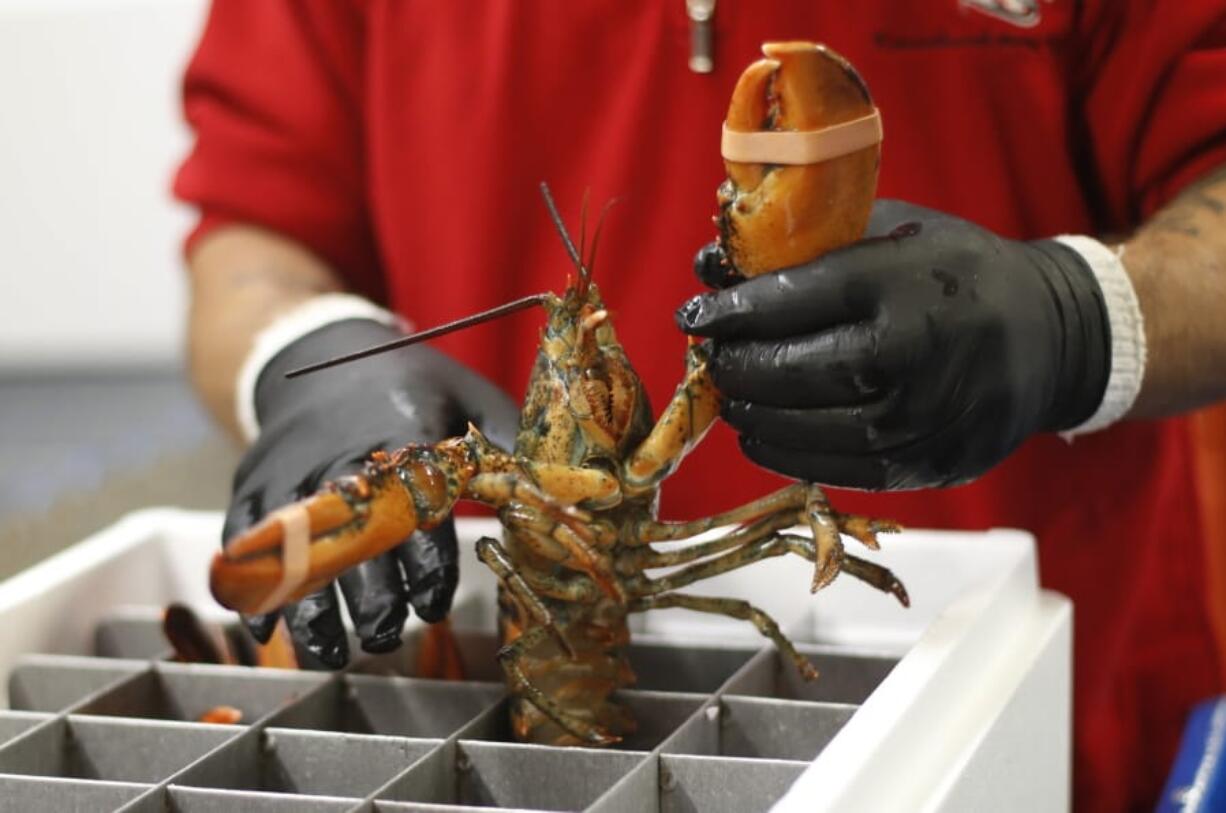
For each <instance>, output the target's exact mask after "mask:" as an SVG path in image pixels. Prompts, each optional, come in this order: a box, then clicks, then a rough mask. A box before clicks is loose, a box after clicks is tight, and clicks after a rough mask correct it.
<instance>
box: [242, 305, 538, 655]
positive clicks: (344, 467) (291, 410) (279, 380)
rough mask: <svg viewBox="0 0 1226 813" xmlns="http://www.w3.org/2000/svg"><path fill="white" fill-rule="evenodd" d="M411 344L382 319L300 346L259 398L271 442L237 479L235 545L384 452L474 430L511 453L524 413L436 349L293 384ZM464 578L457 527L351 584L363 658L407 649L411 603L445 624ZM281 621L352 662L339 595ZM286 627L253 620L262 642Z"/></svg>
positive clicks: (261, 386) (389, 557)
mask: <svg viewBox="0 0 1226 813" xmlns="http://www.w3.org/2000/svg"><path fill="white" fill-rule="evenodd" d="M401 335H402V334H401V333H400V332H399V331H398V330H396V329H395V328H392V327H388V326H386V325H384V324H382V323H380V322H378V321H375V320H373V319H348V320H344V321H339V322H334V323H332V324H329V325H325V326H324V327H322V328H319V329H318V330H315V331H314V332H311V333H308V334H307V335H305V336H303V337H302V338H299V339H297V340H296V341H294V342H292V343H291V344H290V345H288V346H287V347H285V348H284V349H283V350H281V352H279V353H278V354H277V355H276V356H275V357H273V359H272V360H271V361H270V362H269V363H268V364H267V365H266V366H265V367H264V369H263V371H262V372H261V373H260V377H259V381H258V383H257V385H256V391H255V405H256V415H257V417H258V419H259V424H260V427H261V429H260V434H259V437H258V439H257V440H256V442H255V443H254V444H253V445H252V446H251V447H250V449H248V451H247V453H246V455H245V456H244V457H243V459H242V461H241V463H240V465H239V468H238V471H237V473H236V474H235V476H234V492H233V499H232V501H231V503H230V509H229V512H228V513H227V515H226V522H225V528H224V530H223V538H224V539H227V540H228V539H230V538H231V537H233V536H235V535H236V534H238V533H241V532H242V531H243V530H245V529H246V528H248V527H250V526H251V525H253V524H254V523H255V522H257V521H259V520H260V519H261V518H262V517H263V516H264V515H265V514H267V513H268V512H269V511H272V510H273V509H275V508H278V507H280V506H282V505H285V504H287V503H289V502H292V501H294V500H297V499H300V498H303V497H306V496H309V495H310V494H312V493H314V492H315V491H316V490H317V489H318V488H319V486H320V485H322V484H323V483H324V482H326V481H329V480H333V479H335V478H337V477H339V476H340V475H343V474H348V473H351V472H354V471H357V470H358V469H360V468H361V465H362V462H363V461H364V460H365V459H366V458H367V457H368V456H369V455H370V453H371V452H372V451H375V450H377V449H394V448H397V447H400V446H403V445H405V444H407V443H410V442H431V443H432V442H435V441H438V440H442V439H443V438H446V437H451V436H454V435H462V434H464V432H465V430H466V428H467V423H468V421H472V422H473V423H475V424H477V425H478V426H479V427H480V428H481V429H482V431H483V432H485V433H486V435H487V436H488V437H489V438H490V440H492V441H493V442H494V443H496V444H499V445H500V446H503V447H504V448H509V444H510V443H512V442H513V439H514V434H515V429H516V426H517V423H518V414H519V410H518V409H517V407H516V405H515V404H514V403H513V402H512V401H511V399H510V398H508V397H507V396H506V394H504V393H503V392H502V391H501V390H500V389H498V388H497V387H495V386H494V385H493V384H491V383H490V382H489V381H486V380H485V379H484V378H482V377H481V376H480V375H478V374H477V373H475V372H473V371H472V370H469V369H467V368H466V367H464V366H463V365H461V364H459V363H457V362H455V361H453V360H451V359H450V358H448V357H447V356H445V355H443V354H441V353H439V352H437V351H435V350H432V349H430V348H428V347H425V346H421V345H418V346H414V347H409V348H404V349H401V350H396V351H392V352H389V353H385V354H383V355H378V356H374V357H371V358H367V359H364V360H362V361H356V362H352V363H349V364H345V365H341V366H339V367H335V368H332V369H329V370H324V371H321V372H318V373H313V374H310V375H306V376H302V377H300V378H294V379H288V380H287V379H286V378H285V375H284V374H285V373H286V372H287V371H288V370H292V369H294V368H295V367H300V366H302V365H305V364H309V363H311V362H315V361H322V360H324V359H328V358H331V357H333V356H337V355H340V354H342V353H347V352H351V351H354V350H360V349H362V348H365V347H369V346H372V345H376V344H380V343H383V342H386V341H389V340H391V339H395V338H398V337H399V336H401ZM458 573H459V571H458V566H457V550H456V536H455V528H454V526H453V525H452V523H451V522H450V521H448V522H447V523H444V524H443V525H440V526H439V527H437V528H435V529H433V530H430V531H418V532H416V533H415V534H413V536H412V537H411V538H410V539H408V540H406V541H405V543H404V544H402V545H400V546H399V547H397V548H395V549H394V550H392V551H389V552H388V553H385V554H383V555H381V556H379V557H377V558H375V559H372V560H369V561H366V562H363V563H362V564H360V565H358V566H357V567H355V568H353V569H351V570H349V571H348V572H346V573H345V574H344V575H342V576H341V577H340V578H339V579H338V580H337V581H338V582H339V585H340V592H341V594H342V595H343V596H344V597H345V601H346V603H347V605H348V607H349V615H350V617H351V618H352V619H353V622H354V625H355V627H356V630H357V635H358V637H359V639H360V640H361V642H362V648H363V649H365V650H366V651H367V652H385V651H388V650H391V649H394V648H395V647H396V646H398V645H399V643H400V631H401V627H402V626H403V625H404V621H405V618H406V617H407V615H408V607H407V605H408V604H409V603H411V604H412V605H413V608H414V609H415V610H416V611H417V614H418V615H419V616H420V617H421V618H422V619H423V620H425V621H428V622H434V621H438V620H440V619H442V618H443V617H444V616H445V615H446V614H447V612H448V610H449V609H450V608H451V599H452V595H453V594H454V592H455V588H456V581H457V579H458ZM281 613H283V614H284V616H285V618H286V620H287V622H288V624H289V629H290V632H291V633H292V635H293V637H294V639H295V642H296V643H297V644H298V646H299V648H300V649H306V650H307V652H309V653H310V654H311V655H312V656H314V657H315V658H317V659H318V660H319V661H320V662H322V663H323V664H324V665H326V666H329V667H332V668H337V667H340V666H343V665H344V664H345V662H346V661H347V660H348V656H349V653H348V645H347V642H346V637H345V631H344V627H343V626H342V624H341V616H340V611H339V606H338V603H337V594H336V587H335V586H334V585H329V586H328V587H326V588H324V589H323V590H321V591H319V592H318V593H314V594H312V595H310V596H308V597H307V598H305V599H303V600H302V601H300V602H298V603H296V604H292V605H289V606H287V607H285V608H284V609H283V610H282V611H281ZM278 615H279V614H278V613H270V614H267V615H263V616H255V617H250V618H246V619H245V620H246V621H247V625H248V627H249V628H250V629H251V631H252V633H253V634H254V635H255V637H256V638H258V639H259V640H261V641H267V640H268V637H269V636H270V635H271V634H272V630H273V628H274V626H275V625H276V622H277V617H278Z"/></svg>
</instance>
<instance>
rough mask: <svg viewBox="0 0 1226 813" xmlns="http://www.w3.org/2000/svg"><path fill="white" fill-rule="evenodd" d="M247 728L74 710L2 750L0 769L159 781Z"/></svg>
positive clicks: (41, 773) (42, 774) (58, 775)
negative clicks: (103, 715) (84, 713)
mask: <svg viewBox="0 0 1226 813" xmlns="http://www.w3.org/2000/svg"><path fill="white" fill-rule="evenodd" d="M241 731H242V729H241V728H240V727H237V726H209V725H189V724H185V723H164V722H154V721H151V720H140V721H135V720H117V719H114V718H100V717H78V716H70V717H66V718H59V719H56V720H55V721H54V722H52V723H51V724H50V725H46V726H43V727H42V728H40V729H38V730H36V731H31V732H30V733H29V734H27V735H26V736H24V737H22V738H21V739H20V740H16V741H14V742H13V743H12V744H11V745H10V746H9V747H7V748H4V749H3V750H0V773H10V774H19V773H20V774H32V775H40V776H57V777H66V778H72V779H97V780H105V781H110V782H134V783H149V784H155V783H157V782H160V781H161V780H163V779H164V778H166V777H168V776H170V775H171V774H173V773H175V772H176V771H178V770H180V769H182V768H183V767H184V766H186V765H188V764H189V763H191V762H192V761H194V760H196V759H199V758H200V757H201V756H203V755H204V754H205V753H207V752H208V751H210V750H212V749H213V748H216V747H217V746H218V745H220V744H222V743H223V742H225V741H226V740H228V739H230V738H232V737H234V736H236V735H237V734H238V733H239V732H241Z"/></svg>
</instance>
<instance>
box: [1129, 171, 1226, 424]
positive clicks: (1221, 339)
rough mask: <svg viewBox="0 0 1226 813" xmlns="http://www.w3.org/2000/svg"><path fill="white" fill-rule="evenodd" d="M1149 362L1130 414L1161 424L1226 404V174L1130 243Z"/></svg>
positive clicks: (1193, 191)
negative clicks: (1164, 418) (1173, 417)
mask: <svg viewBox="0 0 1226 813" xmlns="http://www.w3.org/2000/svg"><path fill="white" fill-rule="evenodd" d="M1122 260H1123V264H1124V267H1125V269H1126V270H1127V273H1128V276H1129V278H1130V279H1131V280H1132V284H1133V288H1134V290H1135V291H1136V294H1137V299H1138V301H1139V304H1140V308H1141V313H1142V315H1143V318H1144V323H1145V336H1146V341H1147V344H1148V352H1149V360H1148V363H1147V364H1146V368H1145V377H1144V378H1143V379H1142V383H1141V392H1140V394H1139V395H1138V397H1137V400H1136V403H1135V404H1134V405H1133V408H1132V410H1131V411H1130V412H1129V417H1132V418H1153V417H1160V416H1164V415H1171V414H1174V413H1178V412H1183V411H1186V410H1190V409H1195V408H1196V407H1199V406H1203V405H1205V404H1208V403H1210V402H1212V401H1217V400H1220V399H1222V398H1224V397H1226V168H1219V169H1218V170H1217V171H1215V172H1211V173H1208V174H1207V176H1206V177H1205V178H1203V179H1202V180H1200V181H1199V182H1197V183H1195V184H1193V185H1192V186H1190V187H1189V188H1188V189H1186V190H1185V191H1184V192H1183V193H1182V194H1180V195H1179V196H1178V197H1177V198H1175V199H1174V200H1173V201H1171V202H1170V203H1169V204H1167V206H1166V207H1164V208H1163V209H1161V210H1160V211H1158V212H1157V213H1156V214H1155V215H1154V216H1153V217H1151V218H1150V219H1149V220H1148V221H1147V222H1146V223H1145V224H1144V225H1143V226H1142V227H1141V228H1140V229H1139V230H1138V231H1137V232H1136V234H1135V235H1133V237H1132V238H1131V239H1129V240H1128V241H1127V242H1125V243H1124V251H1123V256H1122Z"/></svg>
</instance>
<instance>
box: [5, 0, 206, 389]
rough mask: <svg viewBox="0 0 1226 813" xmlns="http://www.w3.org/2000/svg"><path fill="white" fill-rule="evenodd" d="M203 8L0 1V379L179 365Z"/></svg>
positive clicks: (199, 1) (197, 3) (176, 0)
mask: <svg viewBox="0 0 1226 813" xmlns="http://www.w3.org/2000/svg"><path fill="white" fill-rule="evenodd" d="M205 8H206V3H205V0H0V373H3V372H5V371H9V372H11V371H14V370H26V371H33V370H45V369H51V370H55V369H72V368H82V367H111V366H122V367H133V366H143V365H156V366H168V365H174V364H177V363H179V362H180V361H181V358H182V343H183V338H182V337H183V325H184V311H185V278H184V274H183V263H182V259H181V248H180V246H181V241H182V238H183V236H184V234H185V233H186V231H187V229H188V228H189V227H190V225H191V222H192V217H191V213H190V212H189V211H188V210H186V209H185V208H183V207H181V206H178V205H176V204H174V203H173V202H172V201H171V198H170V192H169V189H170V180H171V175H172V173H173V171H174V168H175V166H176V164H177V162H178V161H179V160H180V159H181V157H182V156H183V155H184V152H185V150H186V149H187V146H188V144H189V135H188V132H187V129H186V127H185V126H184V124H183V121H182V114H181V106H180V103H179V85H180V78H181V73H182V70H183V66H184V65H185V64H186V61H187V59H188V58H189V57H190V54H191V51H192V48H193V47H194V45H195V42H196V39H197V37H198V36H199V32H200V29H201V26H202V24H203V16H204V11H205Z"/></svg>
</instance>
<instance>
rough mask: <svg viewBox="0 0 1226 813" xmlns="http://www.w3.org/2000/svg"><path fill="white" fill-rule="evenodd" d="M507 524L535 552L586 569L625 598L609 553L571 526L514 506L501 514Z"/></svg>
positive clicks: (603, 588) (581, 570)
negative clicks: (584, 538)
mask: <svg viewBox="0 0 1226 813" xmlns="http://www.w3.org/2000/svg"><path fill="white" fill-rule="evenodd" d="M499 518H500V519H502V521H503V525H504V526H505V527H507V528H508V529H510V530H513V531H514V532H515V533H516V534H517V535H518V536H519V538H520V540H521V541H522V542H523V543H524V544H525V545H528V546H529V547H531V549H532V552H533V553H535V554H537V555H538V556H540V557H541V558H543V559H547V560H549V561H551V562H555V563H557V564H559V565H561V566H562V567H565V568H568V569H570V570H574V571H577V572H579V573H583V574H584V575H586V576H587V577H588V578H590V579H591V580H592V581H593V582H595V583H596V584H597V586H599V587H600V589H601V591H603V592H604V594H605V595H607V596H609V597H610V598H613V599H616V600H618V601H625V600H626V595H625V591H624V590H623V589H622V586H621V583H620V581H619V580H618V579H617V574H615V573H614V572H613V563H612V562H611V561H610V560H609V557H608V555H606V554H605V553H603V552H602V551H600V550H597V549H596V548H594V547H593V546H592V545H590V544H588V543H587V542H586V541H585V540H583V539H581V538H579V537H578V536H577V535H575V534H574V533H572V532H571V531H570V529H569V528H567V527H566V526H564V525H560V524H558V523H557V522H554V521H553V520H552V519H550V518H549V517H546V516H544V515H542V514H541V513H540V512H538V511H534V510H532V509H531V508H524V507H521V506H511V507H509V508H508V509H507V510H505V511H503V512H502V514H501V515H500V517H499Z"/></svg>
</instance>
